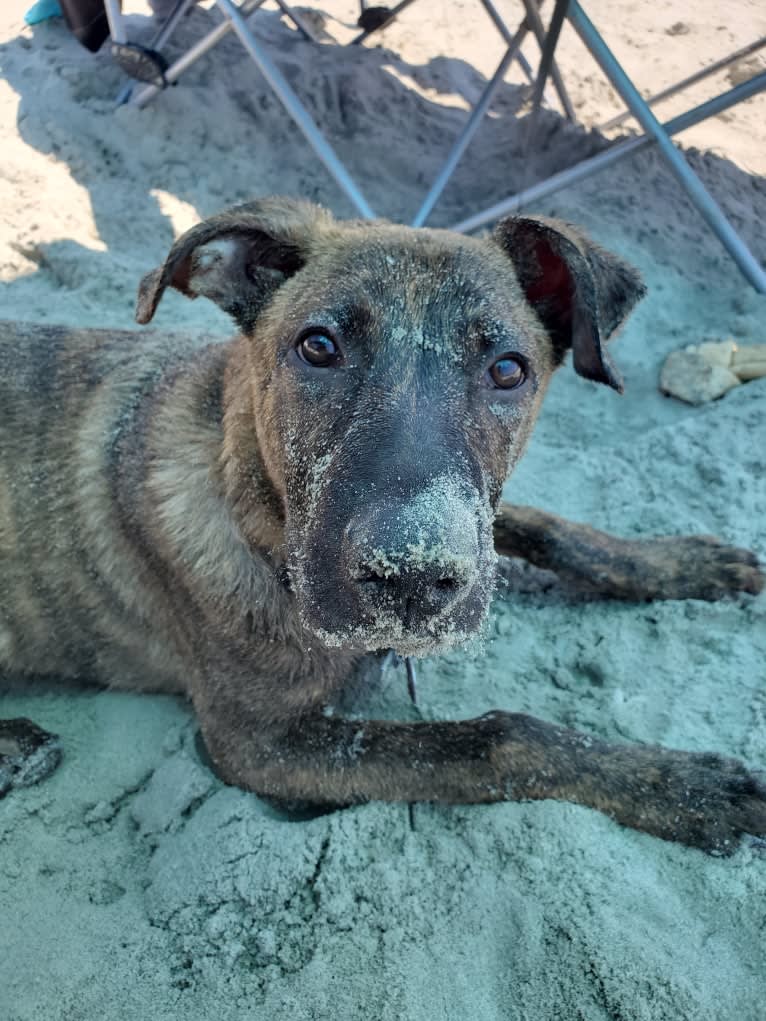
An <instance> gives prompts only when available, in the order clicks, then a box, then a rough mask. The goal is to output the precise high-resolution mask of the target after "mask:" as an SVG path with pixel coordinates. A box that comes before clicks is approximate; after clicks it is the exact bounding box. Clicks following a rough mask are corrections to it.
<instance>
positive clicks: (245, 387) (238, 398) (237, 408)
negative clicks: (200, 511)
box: [221, 337, 285, 563]
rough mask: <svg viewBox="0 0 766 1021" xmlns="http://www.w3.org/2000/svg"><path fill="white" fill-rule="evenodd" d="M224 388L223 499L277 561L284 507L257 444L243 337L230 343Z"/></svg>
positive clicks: (254, 543)
mask: <svg viewBox="0 0 766 1021" xmlns="http://www.w3.org/2000/svg"><path fill="white" fill-rule="evenodd" d="M223 387H224V401H223V406H224V408H225V409H226V410H225V413H224V416H223V448H222V451H221V472H222V478H223V485H224V492H225V497H226V503H227V505H228V507H229V509H230V511H231V513H232V516H233V517H234V520H235V522H236V524H237V527H238V528H239V530H240V532H241V533H242V535H243V537H244V538H245V540H246V542H247V543H248V545H250V546H251V547H254V548H258V549H260V550H263V551H267V552H269V553H271V555H272V556H273V558H274V560H275V562H276V563H280V562H281V561H282V559H283V554H284V535H285V522H284V508H283V505H282V501H281V499H280V497H279V494H278V493H277V491H276V489H275V488H274V486H273V484H272V482H271V480H270V479H269V475H268V472H267V470H266V466H265V464H264V459H263V456H262V454H261V451H260V448H259V446H258V437H257V435H256V430H255V423H254V421H253V400H252V393H251V389H250V372H249V366H248V351H247V341H246V339H245V338H244V337H240V338H238V339H237V340H236V341H233V342H232V343H231V351H230V353H229V356H228V358H227V360H226V370H225V373H224V380H223Z"/></svg>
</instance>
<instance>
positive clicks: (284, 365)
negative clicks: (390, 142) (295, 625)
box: [252, 227, 553, 654]
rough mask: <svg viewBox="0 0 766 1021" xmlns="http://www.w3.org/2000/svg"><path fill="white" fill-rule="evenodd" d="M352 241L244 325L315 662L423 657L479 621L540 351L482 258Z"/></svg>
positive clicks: (405, 238) (539, 382)
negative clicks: (319, 350)
mask: <svg viewBox="0 0 766 1021" xmlns="http://www.w3.org/2000/svg"><path fill="white" fill-rule="evenodd" d="M349 233H350V234H351V237H350V239H349V237H348V234H349ZM358 233H359V241H358V243H356V242H355V240H354V234H353V228H352V230H351V231H349V230H348V229H346V232H345V234H346V236H345V237H344V243H343V245H339V246H336V247H335V248H329V249H328V250H327V251H326V252H325V253H323V254H318V255H317V256H316V257H314V258H312V259H310V260H309V261H308V263H307V266H306V268H305V269H303V270H301V271H300V272H299V273H298V274H296V276H294V277H293V278H292V279H291V280H289V281H288V282H287V283H286V284H285V285H284V286H283V287H282V288H281V289H280V291H279V292H278V294H277V295H276V297H275V298H274V300H273V301H272V302H271V304H270V305H269V307H268V309H267V310H266V311H265V312H264V315H263V316H262V317H261V319H260V320H259V323H258V329H257V331H256V333H257V338H258V339H257V344H255V343H254V345H253V349H252V356H253V361H254V365H253V376H254V379H255V383H254V398H253V399H254V401H256V402H257V404H258V413H257V415H256V423H257V422H258V421H259V420H260V421H261V422H269V423H270V426H269V429H268V430H263V435H262V436H261V437H259V439H260V440H261V443H262V445H263V446H264V448H265V450H264V453H265V460H266V462H267V464H268V466H269V471H270V473H271V475H272V478H273V479H274V482H275V486H276V488H277V489H278V490H279V491H280V492H281V493H282V496H283V500H284V503H285V506H286V519H287V547H288V563H289V568H290V573H291V578H292V583H293V587H294V590H295V592H296V595H297V599H298V604H299V607H300V612H301V616H302V618H303V622H304V624H305V626H306V627H307V628H308V629H309V630H310V631H311V632H313V633H314V634H315V635H317V637H319V639H320V640H321V641H322V642H323V643H324V644H326V645H329V646H335V647H345V648H355V649H363V650H374V649H380V648H394V649H396V650H397V651H398V652H400V653H402V654H426V653H431V652H433V651H435V650H438V649H441V648H446V647H448V646H451V645H454V644H456V643H459V642H463V641H465V640H466V639H468V638H469V637H471V636H472V635H474V634H475V633H476V631H477V630H478V629H479V628H480V627H481V624H482V622H483V620H484V618H485V616H486V613H487V610H488V607H489V602H490V598H491V593H492V589H493V585H494V567H495V554H494V547H493V540H492V517H493V510H494V507H495V505H496V502H497V499H498V496H499V493H500V489H501V487H502V484H503V481H504V479H505V478H506V475H507V473H508V471H509V469H510V468H511V467H512V466H513V465H514V464H515V463H516V461H517V460H518V458H519V457H520V455H521V453H522V451H523V449H524V446H525V444H526V441H527V438H528V436H529V433H530V430H531V427H532V423H533V422H534V419H535V417H536V415H537V411H538V409H539V405H540V401H541V399H542V395H543V392H544V390H545V385H546V383H547V379H548V376H549V375H550V372H551V370H552V365H553V358H552V354H551V345H550V341H549V339H548V337H547V335H546V334H545V333H544V331H543V330H542V328H541V327H540V324H539V322H538V320H537V319H536V317H535V316H534V314H533V313H532V312H531V310H529V308H528V307H527V306H526V304H525V303H524V302H523V301H521V300H520V298H519V287H518V283H517V282H516V279H515V275H514V272H513V269H512V266H511V263H510V260H509V259H508V258H507V257H506V256H504V255H503V254H502V253H501V252H500V250H499V249H498V248H496V247H495V246H494V245H493V244H492V243H489V242H481V243H480V242H476V241H470V240H469V241H463V240H459V239H457V238H455V237H454V236H452V235H449V234H446V233H443V232H438V231H433V232H430V231H420V232H417V233H415V232H412V231H407V230H405V229H403V228H388V229H386V228H384V227H381V228H379V229H378V231H377V233H376V234H374V235H373V238H372V241H371V240H370V236H369V230H365V231H364V232H362V231H361V230H359V231H358ZM328 281H331V284H328V283H327V282H328ZM307 334H321V335H322V336H324V337H328V338H331V339H332V342H333V344H334V345H335V346H336V348H337V352H338V356H337V359H336V361H335V362H334V363H333V364H332V365H330V366H325V367H316V366H313V365H307V364H305V362H304V361H302V360H301V358H300V356H299V354H298V353H297V348H298V347H299V345H300V340H301V338H302V337H304V336H306V335H307ZM509 354H513V355H515V356H516V357H517V358H518V359H520V361H521V362H522V363H523V365H524V367H525V369H526V376H525V378H524V380H523V382H522V383H521V385H519V386H518V387H516V388H515V389H509V390H504V389H499V388H497V386H495V385H494V384H493V382H492V379H491V377H490V376H489V374H488V369H489V367H490V366H491V365H492V364H493V363H494V362H495V361H496V360H497V359H498V358H500V357H501V356H504V355H509ZM274 423H275V425H276V427H274ZM275 437H278V438H279V441H278V442H275V439H274V438H275ZM360 565H361V566H360ZM426 576H427V577H428V578H430V579H431V580H432V581H433V584H432V585H428V584H427V583H426V582H425V581H424V580H423V579H424V578H425V577H426ZM371 577H372V579H374V583H372V582H371ZM405 589H406V592H405ZM437 591H438V595H437ZM408 595H409V596H410V598H407V597H408Z"/></svg>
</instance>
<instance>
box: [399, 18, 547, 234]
mask: <svg viewBox="0 0 766 1021" xmlns="http://www.w3.org/2000/svg"><path fill="white" fill-rule="evenodd" d="M526 31H527V30H526V25H523V26H522V27H521V28H520V29H519V30H518V31H517V33H516V35H515V36H514V38H513V40H512V41H511V45H510V46H509V47H508V49H507V50H506V53H505V56H504V57H503V59H502V60H501V61H500V63H499V65H498V68H497V70H496V71H495V73H494V75H493V76H492V78H491V79H490V81H489V82H488V83H487V85H486V86H485V88H484V91H483V93H482V94H481V98H480V99H479V102H478V103H477V104H476V106H475V107H474V108H473V110H472V111H471V116H470V117H469V118H468V121H467V123H466V124H465V126H464V128H463V130H462V131H461V132H460V134H459V135H458V137H457V139H456V141H455V144H454V145H453V147H452V149H451V151H450V154H449V156H448V157H447V161H446V162H445V164H444V166H443V167H442V169H441V171H440V172H439V176H438V177H437V178H436V180H435V181H434V183H433V184H432V185H431V190H430V191H429V192H428V194H427V195H426V197H425V199H424V200H423V204H422V205H421V207H420V209H419V210H418V211H417V213H416V214H415V218H414V219H413V221H412V226H413V227H422V226H423V224H424V223H425V222H426V220H427V219H428V216H429V214H430V212H431V210H432V209H433V207H434V206H435V205H436V202H437V201H438V199H439V196H440V195H441V193H442V192H443V191H444V189H445V187H446V186H447V182H448V181H449V179H450V178H451V177H452V175H453V173H454V172H455V167H456V166H457V165H458V163H459V162H460V160H461V159H462V157H463V154H464V153H465V151H466V149H467V148H468V146H469V145H470V143H471V139H472V138H473V136H474V135H475V134H476V132H477V130H478V129H479V125H480V124H481V122H482V120H483V119H484V115H485V114H486V112H487V110H488V109H489V106H490V103H491V102H492V100H493V98H494V96H495V93H496V92H497V90H498V88H499V87H500V85H502V82H503V79H504V78H505V73H506V71H507V70H508V68H509V66H510V64H511V61H512V60H513V58H514V57H515V56H516V50H517V49H518V47H519V45H520V43H521V40H522V39H523V38H524V36H525V35H526Z"/></svg>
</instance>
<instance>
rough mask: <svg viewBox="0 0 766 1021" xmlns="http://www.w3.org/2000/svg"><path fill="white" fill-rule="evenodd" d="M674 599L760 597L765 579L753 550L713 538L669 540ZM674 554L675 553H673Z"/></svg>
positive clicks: (706, 536)
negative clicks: (748, 595) (740, 593)
mask: <svg viewBox="0 0 766 1021" xmlns="http://www.w3.org/2000/svg"><path fill="white" fill-rule="evenodd" d="M667 542H668V546H669V549H668V552H669V554H670V556H671V560H670V566H671V568H672V570H673V581H672V584H674V585H675V588H676V595H675V596H672V597H671V596H667V597H666V598H675V599H710V600H713V599H721V598H722V597H723V596H727V595H733V594H734V593H736V592H749V593H751V594H752V595H757V594H758V593H759V592H761V591H762V590H763V586H764V582H766V576H764V573H763V571H762V569H761V566H760V564H759V563H758V557H757V556H756V555H755V553H753V552H752V551H751V550H747V549H741V548H740V547H738V546H728V545H727V544H726V543H724V542H721V540H720V539H717V538H716V537H715V536H713V535H691V536H684V537H682V538H679V539H676V540H673V539H668V540H667ZM671 551H672V552H671Z"/></svg>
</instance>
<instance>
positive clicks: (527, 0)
mask: <svg viewBox="0 0 766 1021" xmlns="http://www.w3.org/2000/svg"><path fill="white" fill-rule="evenodd" d="M523 2H524V9H525V10H526V12H527V20H528V21H530V22H531V21H533V19H534V18H535V17H536V18H537V19H538V20H539V18H540V15H539V14H538V11H537V7H536V6H535V0H523ZM567 6H568V0H556V4H555V6H554V8H553V14H552V15H551V22H550V25H549V26H548V31H547V32H546V33H545V38H544V39H543V43H542V46H541V49H540V66H539V68H538V70H537V77H536V79H535V86H534V90H533V93H532V114H531V125H530V132H529V144H530V148H531V146H532V139H533V138H534V135H535V134H536V132H537V119H538V116H539V113H540V103H541V102H542V98H543V92H544V90H545V83H546V82H547V80H548V75H549V74H551V72H552V71H553V67H554V60H553V54H554V53H555V52H556V46H557V45H558V41H559V36H560V35H561V29H562V26H563V24H564V18H565V17H566V13H567ZM530 11H532V12H533V13H532V14H530ZM567 98H568V97H567ZM570 119H571V118H570Z"/></svg>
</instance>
